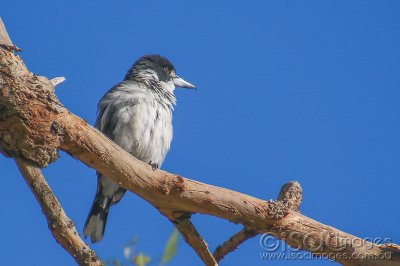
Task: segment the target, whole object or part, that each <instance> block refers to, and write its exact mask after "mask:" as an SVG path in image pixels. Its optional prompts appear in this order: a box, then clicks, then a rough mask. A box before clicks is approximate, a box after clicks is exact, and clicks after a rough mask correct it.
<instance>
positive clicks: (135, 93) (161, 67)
mask: <svg viewBox="0 0 400 266" xmlns="http://www.w3.org/2000/svg"><path fill="white" fill-rule="evenodd" d="M176 87H181V88H187V89H196V87H195V86H194V85H193V84H191V83H189V82H187V81H186V80H184V79H183V78H181V77H179V76H178V75H177V74H176V71H175V68H174V66H173V65H172V63H171V61H169V60H168V59H167V58H165V57H163V56H161V55H158V54H150V55H145V56H142V57H140V58H139V59H138V60H137V61H136V62H135V63H134V64H133V66H132V67H131V68H130V69H129V70H128V72H127V73H126V75H125V78H124V80H123V81H122V82H120V83H118V84H117V85H115V86H114V87H112V88H111V89H110V90H109V91H107V92H106V93H105V94H104V96H103V97H102V98H101V99H100V101H99V103H98V110H97V119H96V123H95V128H97V129H98V130H100V131H101V132H102V133H103V134H105V135H106V136H107V137H108V138H110V139H111V140H112V141H114V142H115V143H116V144H117V145H119V146H120V147H122V148H123V149H125V150H126V151H127V152H129V153H130V154H131V155H133V156H134V157H136V158H137V159H139V160H141V161H143V162H145V163H148V164H150V165H151V167H152V168H153V170H155V169H158V168H159V167H161V165H162V163H163V161H164V159H165V156H166V154H167V152H168V151H169V149H170V144H171V141H172V135H173V130H172V112H173V110H174V106H175V105H176V97H175V94H174V90H175V88H176ZM125 192H126V189H125V188H123V187H121V186H119V185H118V184H116V183H114V182H113V181H112V180H111V179H110V178H109V177H107V176H105V175H103V174H101V173H99V172H97V191H96V195H95V198H94V201H93V204H92V207H91V209H90V212H89V215H88V217H87V220H86V223H85V226H84V236H85V238H87V237H88V236H90V239H91V242H92V243H97V242H99V241H101V240H102V239H103V236H104V231H105V227H106V222H107V217H108V213H109V210H110V207H111V206H113V205H115V204H117V203H118V202H119V201H120V200H121V199H122V197H123V196H124V194H125Z"/></svg>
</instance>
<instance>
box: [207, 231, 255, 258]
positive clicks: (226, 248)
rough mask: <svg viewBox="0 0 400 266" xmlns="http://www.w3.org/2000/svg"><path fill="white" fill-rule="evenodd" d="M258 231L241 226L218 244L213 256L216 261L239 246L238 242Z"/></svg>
mask: <svg viewBox="0 0 400 266" xmlns="http://www.w3.org/2000/svg"><path fill="white" fill-rule="evenodd" d="M256 235H258V233H257V232H256V231H254V230H251V229H248V228H243V229H242V230H240V231H239V232H238V233H236V234H235V235H233V236H232V237H231V238H229V239H228V240H227V241H225V242H224V243H223V244H222V245H220V246H218V247H217V248H216V249H215V251H214V258H215V260H216V261H217V262H220V261H221V260H222V259H223V258H224V257H225V256H226V255H227V254H228V253H230V252H232V251H234V250H235V249H237V248H238V247H239V245H240V244H242V243H243V242H245V241H246V240H248V239H250V238H253V237H255V236H256Z"/></svg>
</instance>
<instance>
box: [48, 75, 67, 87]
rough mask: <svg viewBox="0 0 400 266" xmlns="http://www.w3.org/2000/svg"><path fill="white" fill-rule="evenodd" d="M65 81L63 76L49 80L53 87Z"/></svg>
mask: <svg viewBox="0 0 400 266" xmlns="http://www.w3.org/2000/svg"><path fill="white" fill-rule="evenodd" d="M64 81H65V78H64V77H56V78H52V79H51V80H50V82H51V84H52V85H53V86H54V87H55V86H57V85H60V84H61V83H63V82H64Z"/></svg>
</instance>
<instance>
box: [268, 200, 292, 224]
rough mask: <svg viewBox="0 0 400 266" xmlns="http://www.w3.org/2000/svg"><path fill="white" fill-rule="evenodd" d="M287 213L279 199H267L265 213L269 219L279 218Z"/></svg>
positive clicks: (287, 210)
mask: <svg viewBox="0 0 400 266" xmlns="http://www.w3.org/2000/svg"><path fill="white" fill-rule="evenodd" d="M288 213H289V209H288V208H287V207H286V206H285V205H284V204H283V203H282V202H281V201H273V200H268V201H267V207H266V214H267V217H268V218H270V219H275V220H279V219H282V218H284V217H285V216H286V215H287V214H288Z"/></svg>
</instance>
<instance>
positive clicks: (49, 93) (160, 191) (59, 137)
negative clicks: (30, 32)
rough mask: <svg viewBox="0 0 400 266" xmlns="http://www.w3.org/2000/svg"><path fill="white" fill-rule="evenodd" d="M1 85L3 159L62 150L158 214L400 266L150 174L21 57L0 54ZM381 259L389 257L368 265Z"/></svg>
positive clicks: (236, 197)
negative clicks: (216, 222) (222, 223)
mask: <svg viewBox="0 0 400 266" xmlns="http://www.w3.org/2000/svg"><path fill="white" fill-rule="evenodd" d="M0 85H1V87H0V147H1V149H3V150H4V151H6V153H7V154H11V155H14V156H18V157H19V156H20V157H22V158H24V159H26V160H29V161H31V162H33V163H35V164H36V165H38V166H41V167H44V166H46V165H48V164H49V163H51V162H52V161H54V160H56V159H57V157H58V153H57V152H58V149H60V148H61V149H62V150H64V151H66V152H68V153H69V154H71V155H72V156H74V157H75V158H77V159H79V160H81V161H82V162H84V163H85V164H87V165H89V166H90V167H93V168H95V169H96V170H98V171H99V172H101V173H102V174H104V175H106V176H108V177H110V178H111V179H112V180H113V181H114V182H116V183H118V184H120V185H121V186H123V187H124V188H126V189H128V190H130V191H132V192H133V193H136V194H137V195H139V196H141V197H142V198H144V199H145V200H147V201H148V202H150V203H151V204H153V205H154V206H155V207H157V208H159V209H161V210H163V212H164V211H168V212H171V213H174V212H180V213H182V212H187V213H203V214H209V215H213V216H216V217H220V218H223V219H226V220H229V221H232V222H235V223H241V224H243V225H244V226H245V227H246V228H249V229H251V230H253V231H256V232H258V233H272V234H274V235H275V236H276V237H278V238H280V239H284V240H285V241H286V242H287V243H288V244H289V245H291V246H294V247H298V248H300V249H303V250H308V251H311V252H313V253H314V254H317V255H324V254H325V255H326V254H327V253H329V254H330V255H332V256H333V258H334V259H335V260H337V261H338V262H340V263H342V264H345V265H399V264H400V252H399V248H398V247H397V246H395V245H374V244H372V243H370V242H368V241H363V240H362V239H360V238H358V237H355V236H353V235H350V234H347V233H344V232H342V231H340V230H338V229H335V228H333V227H330V226H327V225H324V224H321V223H319V222H317V221H315V220H313V219H311V218H308V217H306V216H304V215H302V214H300V213H298V212H295V211H293V210H290V209H289V208H288V207H287V206H285V205H286V204H285V203H283V202H282V201H278V202H275V201H265V200H262V199H257V198H254V197H251V196H248V195H245V194H242V193H239V192H236V191H232V190H228V189H224V188H220V187H216V186H212V185H208V184H204V183H201V182H197V181H194V180H190V179H187V178H183V177H181V176H179V175H175V174H171V173H167V172H164V171H159V170H157V171H153V170H152V169H151V167H150V166H149V165H148V164H146V163H143V162H141V161H139V160H137V159H136V158H134V157H132V156H131V155H130V154H128V153H127V152H126V151H124V150H123V149H121V148H120V147H119V146H117V145H116V144H114V143H113V142H112V141H110V140H109V139H107V138H106V137H105V136H104V135H102V134H101V133H100V132H98V131H97V130H95V129H94V128H93V127H91V126H90V125H88V124H87V123H86V122H85V121H84V120H83V119H81V118H79V117H77V116H75V115H73V114H71V113H70V112H69V111H68V110H67V109H65V108H64V107H63V106H62V104H61V103H60V102H59V101H58V99H57V97H56V96H55V94H54V90H53V85H52V84H51V82H50V81H49V80H48V79H46V78H44V77H38V76H35V75H33V74H32V73H30V72H29V71H28V70H27V69H26V67H25V65H24V64H23V62H22V60H21V59H20V58H19V57H16V56H14V55H13V54H12V53H11V52H10V51H8V50H5V49H0ZM360 254H362V255H363V256H360ZM382 254H389V255H390V256H387V257H384V259H380V260H373V259H371V257H373V258H378V257H379V256H381V255H382Z"/></svg>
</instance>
